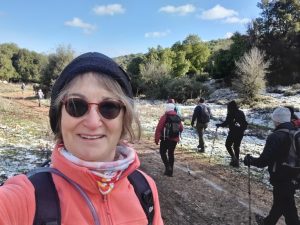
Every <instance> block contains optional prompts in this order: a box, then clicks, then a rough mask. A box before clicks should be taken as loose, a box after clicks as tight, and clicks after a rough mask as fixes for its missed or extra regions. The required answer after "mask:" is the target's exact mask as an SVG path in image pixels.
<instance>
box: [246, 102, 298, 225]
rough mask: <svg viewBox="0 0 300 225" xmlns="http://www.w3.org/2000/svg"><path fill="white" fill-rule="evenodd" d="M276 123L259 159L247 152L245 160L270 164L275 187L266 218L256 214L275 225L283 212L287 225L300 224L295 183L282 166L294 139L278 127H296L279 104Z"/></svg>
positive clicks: (286, 110) (275, 117)
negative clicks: (271, 203)
mask: <svg viewBox="0 0 300 225" xmlns="http://www.w3.org/2000/svg"><path fill="white" fill-rule="evenodd" d="M272 120H273V122H274V125H275V129H274V131H273V133H271V134H270V135H269V136H268V137H267V140H266V144H265V147H264V149H263V152H262V153H261V154H260V156H259V157H258V158H256V157H252V156H251V155H249V154H247V155H246V157H245V159H244V164H245V165H246V166H250V165H252V166H256V167H259V168H263V167H266V166H268V171H269V174H270V183H271V184H272V186H273V205H272V208H271V211H270V213H269V215H268V216H267V217H266V218H262V217H261V216H256V220H257V222H258V224H259V225H260V224H264V225H275V224H277V222H278V220H279V218H280V217H281V216H282V215H283V216H284V217H285V222H286V224H287V225H299V224H300V222H299V218H298V212H297V208H296V205H295V197H294V194H295V183H294V181H293V178H292V177H291V173H290V172H287V171H286V169H284V167H283V166H282V165H281V163H282V161H283V159H285V158H286V157H287V155H288V154H289V149H290V144H291V140H290V137H289V133H287V132H283V131H278V130H279V129H288V130H293V129H295V127H294V126H293V124H292V123H291V122H290V121H291V113H290V110H289V109H288V108H285V107H278V108H276V109H275V110H274V112H273V113H272Z"/></svg>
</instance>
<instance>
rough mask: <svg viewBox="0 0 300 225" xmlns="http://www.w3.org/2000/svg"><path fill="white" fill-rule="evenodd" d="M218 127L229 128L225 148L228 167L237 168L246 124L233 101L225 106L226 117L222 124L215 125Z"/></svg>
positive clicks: (240, 111) (243, 115)
mask: <svg viewBox="0 0 300 225" xmlns="http://www.w3.org/2000/svg"><path fill="white" fill-rule="evenodd" d="M216 126H217V128H218V127H229V132H228V135H227V138H226V142H225V147H226V149H227V151H228V153H229V155H230V156H231V161H230V164H229V165H230V166H233V167H239V155H240V146H241V142H242V139H243V137H244V132H245V130H246V129H247V126H248V123H247V121H246V117H245V114H244V112H243V111H242V110H240V109H239V108H238V105H237V104H236V102H235V101H231V102H229V103H228V104H227V116H226V119H225V121H224V122H223V123H219V124H216ZM232 146H233V150H232Z"/></svg>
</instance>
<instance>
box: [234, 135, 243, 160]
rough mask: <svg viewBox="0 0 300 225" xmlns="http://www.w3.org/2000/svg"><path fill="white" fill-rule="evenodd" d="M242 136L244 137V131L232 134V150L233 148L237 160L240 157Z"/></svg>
mask: <svg viewBox="0 0 300 225" xmlns="http://www.w3.org/2000/svg"><path fill="white" fill-rule="evenodd" d="M243 137H244V133H237V134H235V135H234V141H233V150H234V155H235V158H236V159H237V160H239V157H240V146H241V142H242V139H243Z"/></svg>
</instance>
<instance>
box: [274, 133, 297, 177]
mask: <svg viewBox="0 0 300 225" xmlns="http://www.w3.org/2000/svg"><path fill="white" fill-rule="evenodd" d="M276 132H285V133H288V134H289V138H290V143H291V146H290V148H289V153H288V155H287V156H286V157H285V158H284V159H283V160H282V162H281V163H280V164H281V168H283V169H284V170H285V171H286V173H287V174H288V175H289V176H291V177H292V178H293V179H297V180H298V179H300V128H298V129H296V130H289V129H278V130H276ZM274 167H275V169H276V164H275V165H274Z"/></svg>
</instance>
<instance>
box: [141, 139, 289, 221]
mask: <svg viewBox="0 0 300 225" xmlns="http://www.w3.org/2000/svg"><path fill="white" fill-rule="evenodd" d="M135 148H136V149H137V151H138V153H139V156H140V159H141V167H142V169H143V170H144V171H146V172H147V173H148V174H150V175H151V176H152V177H153V178H154V179H155V181H156V184H157V186H158V190H159V196H160V202H161V210H162V215H163V219H164V222H165V224H166V225H171V224H172V225H175V224H178V225H226V224H228V225H243V224H245V225H246V224H247V225H249V195H248V176H247V173H246V174H245V173H242V171H243V172H245V170H247V168H246V167H244V166H241V167H240V168H238V169H236V168H232V167H229V166H225V165H220V164H215V163H214V162H213V161H211V163H209V159H208V158H207V157H205V156H204V155H201V154H195V153H193V152H188V151H184V150H182V149H180V148H177V150H176V156H175V157H176V162H175V169H174V177H167V176H164V175H163V171H164V169H163V164H162V162H161V159H160V156H159V152H158V146H156V145H155V144H154V141H153V140H143V141H141V142H140V143H139V144H137V145H136V146H135ZM271 204H272V192H271V190H268V189H267V187H266V186H265V185H263V184H262V183H260V182H258V181H255V180H251V212H252V213H251V220H252V222H251V224H256V222H255V219H254V213H257V214H260V215H266V214H267V213H268V212H269V209H270V207H271ZM278 224H284V222H282V221H280V222H279V223H278Z"/></svg>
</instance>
